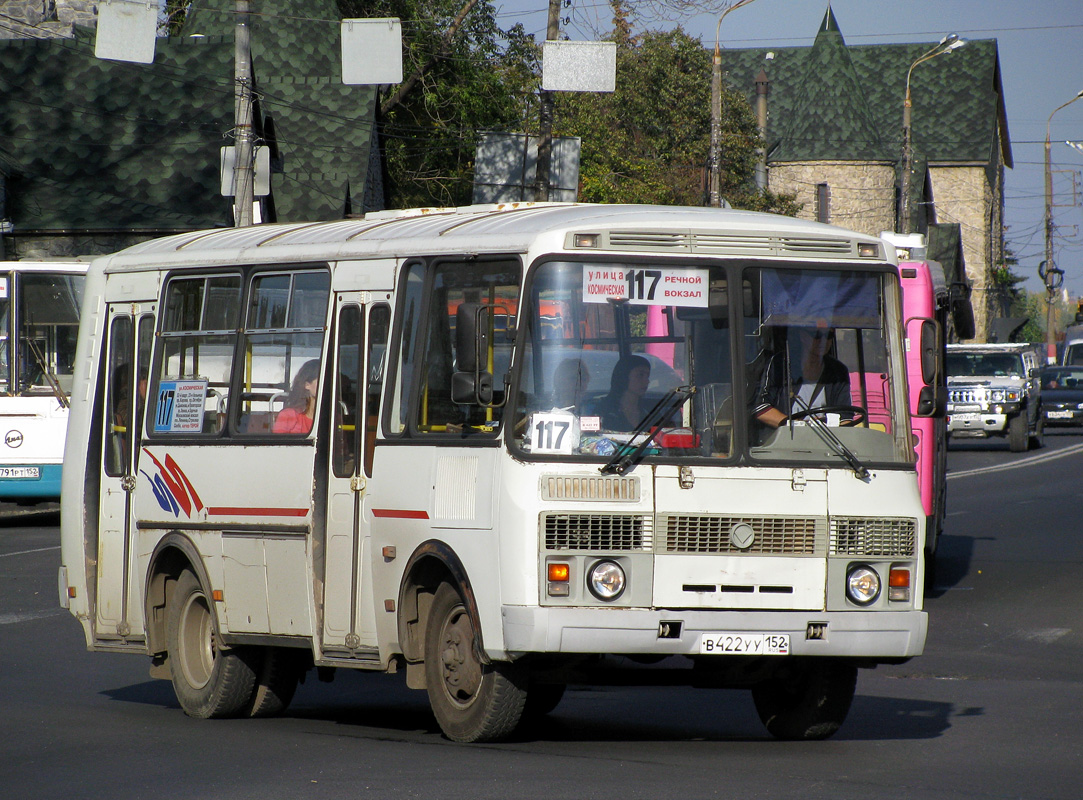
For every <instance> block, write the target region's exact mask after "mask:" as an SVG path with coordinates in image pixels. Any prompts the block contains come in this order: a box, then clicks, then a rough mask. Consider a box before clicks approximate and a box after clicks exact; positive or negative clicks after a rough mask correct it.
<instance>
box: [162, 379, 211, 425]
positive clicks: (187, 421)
mask: <svg viewBox="0 0 1083 800" xmlns="http://www.w3.org/2000/svg"><path fill="white" fill-rule="evenodd" d="M207 383H208V382H207V381H162V382H161V383H159V384H158V406H157V413H156V414H155V417H154V432H155V433H199V432H200V431H202V430H203V408H204V402H205V400H206V397H207Z"/></svg>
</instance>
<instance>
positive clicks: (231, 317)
mask: <svg viewBox="0 0 1083 800" xmlns="http://www.w3.org/2000/svg"><path fill="white" fill-rule="evenodd" d="M240 298H241V279H240V276H239V275H236V274H228V275H212V276H200V277H196V278H182V279H175V280H172V281H170V282H169V284H168V285H167V286H166V293H165V303H164V304H163V305H164V310H163V312H162V313H163V321H162V358H161V361H160V362H159V372H158V376H157V377H158V384H157V386H158V387H159V391H157V393H156V394H157V396H156V400H155V404H156V405H155V409H154V411H155V421H156V424H155V425H154V426H151V430H152V431H157V432H159V433H178V432H183V433H186V434H188V435H191V434H193V433H196V431H194V430H192V429H191V427H192V426H191V425H188V424H174V422H177V418H175V417H173V416H172V415H171V414H170V413H169V407H168V405H166V406H165V407H163V405H164V404H167V403H168V401H169V398H171V397H172V396H173V395H171V394H170V392H169V391H168V389H167V390H166V391H161V387H162V384H163V383H165V384H166V386H167V387H168V386H171V385H172V383H173V382H176V383H177V384H178V385H179V384H182V383H187V384H188V386H189V387H192V386H194V387H196V388H197V389H198V387H199V386H200V385H201V384H202V386H203V396H204V401H203V419H202V421H201V424H200V426H199V427H200V430H199V431H198V433H203V434H218V433H219V432H221V430H222V428H223V425H224V422H225V412H226V409H227V406H228V396H229V383H230V376H231V373H232V370H233V351H234V348H235V342H236V340H237V334H236V331H237V328H238V320H239V317H240Z"/></svg>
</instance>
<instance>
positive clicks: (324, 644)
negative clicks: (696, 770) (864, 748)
mask: <svg viewBox="0 0 1083 800" xmlns="http://www.w3.org/2000/svg"><path fill="white" fill-rule="evenodd" d="M86 294H87V299H86V303H85V305H84V307H83V324H82V327H81V329H80V340H79V350H78V357H77V365H76V385H77V387H78V389H77V391H76V392H75V393H74V395H73V399H72V416H71V426H70V433H69V439H68V450H67V464H68V469H66V470H65V473H64V494H63V499H62V555H63V558H62V566H61V568H60V575H59V585H60V592H61V603H62V604H63V605H64V607H66V608H68V609H70V611H71V613H72V614H73V615H74V616H75V617H76V618H78V619H79V621H80V622H81V623H82V625H83V628H84V631H85V635H86V640H87V644H88V646H89V648H90V649H91V650H99V651H108V652H130V653H138V654H141V655H144V656H149V657H150V658H151V659H152V661H151V674H152V675H153V676H155V677H159V678H168V679H171V680H172V682H173V685H174V688H175V691H176V694H177V697H178V699H179V701H180V704H181V706H182V708H183V709H184V711H185V712H186V713H188V714H189V715H191V716H194V717H223V716H260V715H267V714H273V713H277V712H280V711H282V710H283V709H284V708H285V707H286V706H287V704H288V703H289V702H290V700H291V698H292V696H293V692H294V690H295V688H296V685H297V682H298V680H299V678H300V677H302V676H303V674H304V672H305V670H306V669H309V668H312V667H318V668H319V669H320V672H321V676H323V677H326V676H327V675H328V674H329V673H330V674H333V672H332V670H333V668H351V669H363V670H379V671H386V672H396V671H402V672H404V673H405V680H406V683H407V685H408V686H410V687H411V688H416V689H422V688H423V689H425V690H427V692H428V696H429V699H430V703H431V706H432V709H433V712H434V714H435V716H436V719H437V721H438V722H439V724H440V727H441V728H442V730H443V731H444V733H445V734H446V735H447V736H448V737H450V738H451V739H454V740H458V741H492V740H498V739H501V738H504V737H506V736H508V735H509V734H511V733H512V731H513V730H515V728H516V727H517V725H519V724H520V723H521V722H522V721H523V720H529V719H530V718H532V717H535V716H536V715H538V714H542V713H546V712H548V711H550V710H552V708H554V707H555V705H556V703H557V702H558V701H559V700H560V699H561V695H562V694H563V692H564V689H565V687H566V686H567V685H568V684H569V683H574V684H577V685H579V684H585V683H602V684H604V683H607V682H612V681H618V680H619V681H621V682H628V681H642V682H646V683H651V682H656V681H659V680H664V681H667V682H672V681H674V680H681V681H686V682H688V683H691V684H695V685H704V686H739V687H746V688H750V689H751V692H752V695H753V698H754V700H755V704H756V708H757V709H758V711H759V714H760V716H761V717H762V719H763V721H764V723H765V725H766V727H767V729H768V730H769V731H770V732H771V733H772V734H774V735H775V736H778V737H781V738H794V739H809V738H822V737H825V736H829V735H831V734H832V733H833V732H834V731H835V730H836V729H837V728H838V726H839V725H840V724H841V723H842V721H843V719H844V718H845V716H846V714H847V712H848V709H849V706H850V703H851V700H852V697H853V694H854V689H855V683H856V676H857V669H858V668H859V667H872V666H875V665H877V664H882V663H899V662H902V661H905V660H906V659H908V658H910V657H912V656H915V655H918V654H920V653H921V652H922V649H923V647H924V642H925V635H926V628H927V620H926V614H925V612H924V611H923V610H922V578H923V575H922V569H923V567H922V563H921V558H920V554H921V552H922V543H923V537H924V530H925V514H924V511H923V510H922V505H921V497H920V494H919V490H918V483H917V479H916V475H915V466H914V461H915V456H914V443H913V440H912V433H911V426H910V420H909V406H908V402H907V383H906V364H905V361H904V343H903V340H902V333H901V331H902V320H901V312H900V297H899V277H898V270H897V268H896V264H895V249H894V248H893V247H892V248H887V247H885V245H884V243H883V242H882V241H881V240H880V239H877V238H874V237H868V236H863V235H859V234H855V233H851V232H848V231H845V230H842V229H840V228H834V227H828V226H824V225H819V224H813V223H807V222H802V221H798V220H795V219H790V218H783V217H776V216H772V215H764V214H754V213H746V212H734V211H723V210H716V209H706V208H668V207H656V206H655V207H652V206H603V205H599V206H592V205H574V204H572V205H561V204H551V205H550V204H539V205H530V204H528V205H522V206H479V207H471V208H464V209H448V210H428V211H412V212H387V213H379V214H372V215H369V216H368V217H366V218H365V219H359V220H344V221H336V222H321V223H312V224H286V225H269V226H260V227H252V228H244V229H229V230H217V231H207V232H199V233H189V234H182V235H178V236H172V237H168V238H164V239H160V240H155V241H151V242H147V243H144V244H140V245H137V246H135V247H132V248H130V249H128V250H125V251H123V252H121V253H118V254H116V255H113V256H109V257H104V258H102V259H99V260H97V261H95V262H94V264H93V266H92V268H91V270H90V273H89V275H88V281H87V293H86ZM799 334H800V335H801V336H803V337H805V338H807V339H809V340H813V339H815V340H816V341H817V345H816V346H817V347H818V348H820V349H821V352H822V351H823V348H824V347H827V348H828V349H829V351H830V353H831V354H832V357H831V358H830V361H831V363H832V364H833V366H832V367H831V369H830V370H829V372H831V375H830V377H831V378H832V379H833V380H834V381H835V383H834V384H833V385H832V387H831V389H830V391H831V392H832V394H831V395H830V396H829V395H828V394H826V393H825V394H822V395H820V398H819V399H817V398H816V395H815V394H813V395H812V396H811V397H810V396H809V395H808V394H807V393H802V392H800V391H798V390H799V384H801V380H800V379H799V373H800V371H801V369H802V364H803V359H802V358H801V357H799V356H798V354H797V349H796V348H797V347H798V346H799V343H798V335H799ZM645 369H646V370H648V371H649V374H645V372H644V370H645ZM825 374H826V372H825ZM569 375H570V376H571V380H570V382H569V385H568V386H565V385H563V384H564V381H565V379H567V378H568V377H569ZM139 376H146V384H145V386H146V391H145V398H146V399H145V400H143V399H141V398H142V397H143V396H144V391H143V390H141V389H140V386H141V384H140V383H139V380H140V377H139ZM772 376H774V378H772ZM840 376H841V377H840ZM771 380H775V381H777V382H778V383H777V384H776V385H775V386H774V387H773V388H774V389H775V390H777V391H775V395H772V396H771V399H768V400H764V398H765V397H767V396H768V395H767V394H765V387H767V384H768V383H770V381H771ZM840 381H843V382H845V383H846V386H845V387H843V386H840V385H839V382H840ZM810 388H811V387H810ZM790 390H792V391H790ZM795 394H797V395H802V394H803V396H804V397H805V398H806V399H805V402H804V405H803V406H800V407H799V406H796V405H791V406H790V407H789V408H788V409H787V411H788V414H787V418H786V419H785V420H782V422H781V424H780V425H779V427H777V428H775V427H771V426H770V425H768V424H765V423H764V420H766V419H769V418H770V413H769V412H768V411H767V410H765V409H766V408H767V406H768V405H770V403H771V402H772V400H773V402H775V403H778V404H783V403H784V401H783V400H779V399H775V397H776V396H778V395H785V397H786V398H789V397H791V396H793V395H795ZM794 402H795V403H800V402H801V400H800V399H797V400H795V401H794ZM618 412H619V413H618ZM133 419H134V420H135V422H134V423H129V422H128V420H133ZM648 662H649V663H648Z"/></svg>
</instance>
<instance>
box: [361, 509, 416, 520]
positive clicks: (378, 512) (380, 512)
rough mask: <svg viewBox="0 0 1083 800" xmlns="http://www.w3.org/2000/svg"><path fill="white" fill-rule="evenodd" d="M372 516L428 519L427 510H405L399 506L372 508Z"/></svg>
mask: <svg viewBox="0 0 1083 800" xmlns="http://www.w3.org/2000/svg"><path fill="white" fill-rule="evenodd" d="M372 516H374V517H390V518H392V519H428V518H429V512H428V511H407V510H405V509H401V508H374V509H372Z"/></svg>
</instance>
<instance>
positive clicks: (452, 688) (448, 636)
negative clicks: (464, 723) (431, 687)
mask: <svg viewBox="0 0 1083 800" xmlns="http://www.w3.org/2000/svg"><path fill="white" fill-rule="evenodd" d="M440 672H441V676H442V678H443V680H442V685H443V687H444V693H445V694H446V695H447V697H448V699H449V700H451V702H453V703H455V704H456V705H458V706H460V707H463V708H465V707H467V706H469V705H471V704H472V703H473V702H474V701H475V700H476V699H477V696H478V690H479V689H480V688H481V678H482V673H481V664H480V663H479V662H478V660H477V658H476V657H475V656H474V626H473V625H472V624H471V622H470V615H469V614H467V613H466V609H465V608H463V606H461V605H458V606H455V607H454V608H452V609H451V611H449V612H448V615H447V617H445V618H444V622H443V625H441V628H440Z"/></svg>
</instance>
